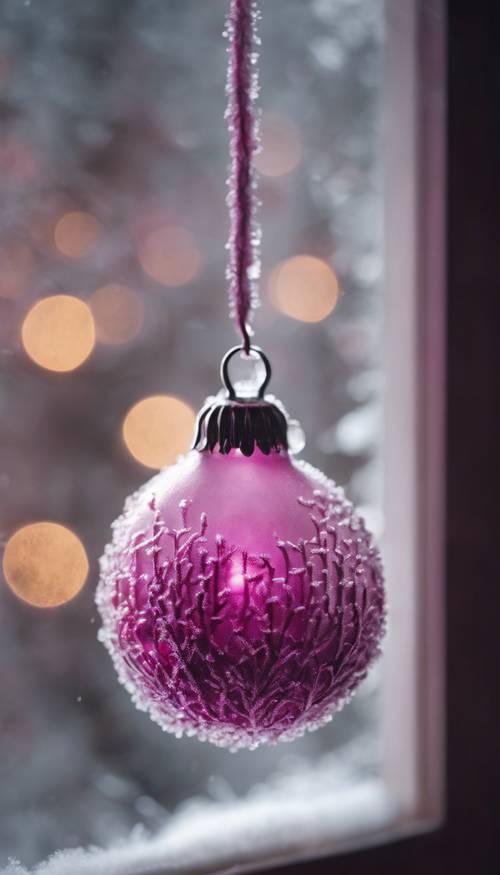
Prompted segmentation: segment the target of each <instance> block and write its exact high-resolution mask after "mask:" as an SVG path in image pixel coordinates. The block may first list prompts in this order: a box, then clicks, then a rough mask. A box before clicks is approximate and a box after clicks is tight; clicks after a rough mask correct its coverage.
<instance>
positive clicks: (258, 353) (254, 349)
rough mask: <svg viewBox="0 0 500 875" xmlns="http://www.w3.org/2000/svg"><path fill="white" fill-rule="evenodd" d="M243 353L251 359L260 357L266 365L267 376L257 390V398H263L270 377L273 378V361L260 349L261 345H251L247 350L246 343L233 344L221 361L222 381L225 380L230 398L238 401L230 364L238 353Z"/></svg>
mask: <svg viewBox="0 0 500 875" xmlns="http://www.w3.org/2000/svg"><path fill="white" fill-rule="evenodd" d="M242 353H244V354H245V356H246V357H247V358H249V359H250V358H254V359H255V358H258V359H260V361H261V362H262V364H263V365H264V368H265V376H264V379H263V380H262V382H261V384H260V386H259V389H258V392H257V395H256V398H257V399H259V400H262V399H263V398H264V392H265V391H266V389H267V387H268V385H269V381H270V379H271V374H272V371H271V363H270V361H269V359H268V357H267V356H266V355H265V353H264V352H262V350H261V349H260V347H258V346H250V347H249V348H248V351H247V349H246V345H245V344H242V345H241V346H233V348H232V349H230V350H229V351H228V352H227V353H226V355H225V356H224V358H223V359H222V363H221V366H220V374H221V379H222V382H223V384H224V386H225V387H226V389H227V391H228V395H229V399H230V401H236V400H237V393H236V389H235V388H234V385H233V383H232V380H231V377H230V376H229V364H230V362H231V360H232V359H233V358H234V357H235V356H236V355H241V354H242Z"/></svg>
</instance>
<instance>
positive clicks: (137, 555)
mask: <svg viewBox="0 0 500 875" xmlns="http://www.w3.org/2000/svg"><path fill="white" fill-rule="evenodd" d="M257 17H258V13H257V9H256V5H255V3H254V2H253V0H231V8H230V14H229V21H228V31H227V33H228V35H229V37H230V47H229V52H230V63H229V75H228V93H229V106H228V119H229V127H230V132H231V156H232V165H231V176H230V189H229V196H228V204H229V207H230V215H231V233H230V238H229V269H228V279H229V289H230V302H231V314H232V316H233V317H234V320H235V322H236V326H237V328H238V331H239V332H240V334H241V339H242V345H241V347H240V346H238V347H235V348H234V349H233V350H230V352H229V353H228V354H227V355H226V357H225V359H224V361H223V365H222V381H223V384H224V388H223V389H222V391H221V393H219V395H218V396H217V397H216V398H210V399H208V400H207V403H206V406H205V407H204V408H203V409H202V411H201V413H200V415H199V418H198V430H197V434H196V438H195V442H194V448H193V450H192V451H191V452H190V453H189V454H188V455H187V456H186V457H185V458H183V459H180V460H179V461H178V462H177V464H176V465H173V466H172V467H170V468H167V469H165V470H164V471H162V472H161V473H160V474H158V475H157V476H156V477H153V479H152V480H150V481H149V483H146V485H145V486H143V487H142V489H140V490H139V492H137V493H136V494H135V495H133V496H131V497H130V498H129V499H128V501H127V503H126V505H125V510H124V513H123V515H122V516H121V517H120V518H119V519H118V520H117V521H116V522H115V524H114V532H113V540H112V543H111V544H109V545H108V547H107V548H106V551H105V554H104V556H103V558H102V560H101V579H100V583H99V586H98V591H97V604H98V607H99V610H100V613H101V616H102V620H103V628H102V630H101V632H100V637H101V640H102V641H103V642H104V643H105V645H106V646H107V648H108V650H109V651H110V653H111V656H112V658H113V661H114V663H115V666H116V669H117V671H118V676H119V678H120V680H121V681H122V683H123V684H125V686H126V687H127V689H128V690H129V691H130V693H131V695H132V697H133V699H134V701H135V703H136V705H137V706H138V707H139V708H141V709H142V710H144V711H148V712H149V713H150V715H151V717H152V718H153V720H155V721H156V722H157V723H159V725H160V726H161V727H162V728H163V729H166V730H167V731H169V732H174V733H175V734H176V735H177V736H181V735H182V734H183V733H186V734H188V735H197V736H198V738H200V739H202V740H209V741H212V742H213V743H215V744H217V745H220V746H228V747H230V748H232V749H233V750H236V749H237V748H241V747H250V748H255V747H257V746H258V745H259V744H262V743H264V742H272V743H274V742H277V741H280V740H283V741H290V740H292V739H294V738H297V737H298V736H300V735H302V734H303V733H304V732H305V730H306V729H315V728H317V727H319V726H322V725H323V724H324V723H326V722H327V721H328V720H329V719H330V718H331V716H332V714H333V712H334V711H336V710H338V709H339V708H341V707H342V705H343V704H344V703H345V702H346V701H347V700H348V699H349V698H350V696H351V695H352V693H353V692H354V690H355V689H356V687H357V686H358V684H359V683H360V681H361V680H362V679H363V678H364V677H365V675H366V672H367V669H368V667H369V665H370V663H371V662H372V661H373V659H374V658H375V657H376V656H377V654H378V652H379V646H380V639H381V636H382V633H383V629H384V590H383V576H382V569H381V563H380V557H379V555H378V553H377V550H376V548H375V547H374V546H373V544H372V540H371V536H370V534H369V533H368V532H367V530H366V528H365V525H364V522H363V520H362V519H361V518H360V517H359V516H358V514H357V513H356V512H355V510H354V509H353V507H352V505H351V504H349V502H348V501H346V499H345V497H344V494H343V492H342V490H341V489H339V488H338V487H337V486H336V485H335V483H333V482H332V481H330V480H328V479H327V478H326V477H325V476H324V475H323V474H321V473H320V472H319V471H317V470H316V469H315V468H312V467H311V466H310V465H307V464H305V463H304V462H296V461H294V460H293V459H292V458H291V456H290V455H289V450H290V451H298V450H300V449H302V446H303V441H302V442H301V434H300V429H299V427H298V424H297V423H294V422H291V421H290V420H289V419H288V416H287V414H286V411H285V410H284V408H283V406H282V405H281V404H280V403H279V402H278V401H276V399H274V398H273V397H272V396H266V395H265V394H264V393H265V390H266V388H267V385H268V382H269V379H270V376H271V369H270V365H269V362H268V360H267V358H266V356H265V355H264V354H263V353H262V351H261V350H260V349H258V348H257V347H255V346H252V345H251V341H250V336H251V329H250V326H249V321H250V319H251V316H252V311H253V309H254V308H255V306H256V304H257V290H256V287H255V284H256V280H257V279H258V275H259V256H258V248H259V241H260V234H259V230H258V228H257V226H256V224H255V221H254V211H255V206H256V201H255V192H254V172H253V167H252V156H253V154H254V152H255V150H256V145H257V139H256V127H255V123H254V117H253V114H252V102H253V100H254V99H255V97H256V95H257V93H258V86H257V71H256V64H255V62H256V54H255V47H256V45H257V44H258V41H257V38H256V35H255V30H254V29H255V24H256V20H257ZM304 293H305V294H306V293H307V291H306V290H304ZM237 354H244V355H246V357H247V363H248V358H250V359H253V360H254V361H255V360H257V361H260V363H261V365H262V366H263V369H264V370H263V377H262V378H259V379H254V380H253V381H250V383H249V384H248V382H247V384H246V385H245V384H237V385H236V389H235V388H234V386H233V382H232V381H231V378H230V374H229V366H230V362H231V360H232V359H233V358H234V357H235V356H236V355H237Z"/></svg>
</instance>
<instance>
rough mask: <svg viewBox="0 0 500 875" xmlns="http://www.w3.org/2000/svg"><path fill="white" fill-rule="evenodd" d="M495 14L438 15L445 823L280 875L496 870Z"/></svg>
mask: <svg viewBox="0 0 500 875" xmlns="http://www.w3.org/2000/svg"><path fill="white" fill-rule="evenodd" d="M499 43H500V4H498V3H497V2H494V0H492V2H479V3H466V2H462V0H459V2H457V0H454V2H451V0H450V2H449V3H448V9H447V76H448V82H447V94H448V134H447V168H448V170H447V174H448V180H447V182H448V196H447V224H448V227H447V274H448V277H447V286H448V294H447V310H448V315H447V371H448V385H447V396H448V403H447V437H446V459H447V469H446V477H447V491H446V499H447V525H446V559H447V638H448V642H447V661H448V665H447V678H448V679H447V702H446V708H447V794H446V795H447V815H446V821H445V824H444V826H443V827H442V828H440V829H438V830H436V831H435V832H433V833H429V834H426V835H423V836H420V837H417V838H412V839H408V840H404V841H400V842H396V843H394V844H390V845H387V846H383V847H380V848H375V849H369V850H366V851H360V852H358V853H353V854H348V855H345V856H339V857H335V858H334V859H327V860H323V861H319V862H316V863H302V864H299V865H297V866H290V867H287V868H286V869H283V870H281V871H282V872H283V875H286V873H289V875H302V873H307V875H326V873H330V872H332V871H335V873H336V875H351V873H360V872H362V871H369V870H371V871H372V872H377V873H378V872H384V873H385V875H390V873H392V872H398V873H402V875H403V873H404V875H414V873H415V875H422V872H425V873H427V875H438V873H439V875H441V873H448V872H454V873H461V872H470V871H474V872H477V873H481V875H483V873H490V872H493V871H496V869H497V865H498V862H497V863H495V860H497V858H498V838H499V831H498V826H499V822H498V815H499V799H500V761H499V717H500V715H499V708H498V696H497V692H498V649H499V615H500V598H499V592H500V587H499V583H500V580H499V558H498V557H499V553H498V549H497V545H496V542H497V537H498V535H497V526H498V519H499V514H498V489H497V483H498V475H497V472H498V459H497V455H498V448H499V445H500V433H499V417H498V409H499V397H498V373H499V372H500V355H499V349H500V337H499V315H500V314H499V309H500V308H499V298H500V284H499V276H500V173H499V167H498V165H499V155H500V55H499V52H498V46H499Z"/></svg>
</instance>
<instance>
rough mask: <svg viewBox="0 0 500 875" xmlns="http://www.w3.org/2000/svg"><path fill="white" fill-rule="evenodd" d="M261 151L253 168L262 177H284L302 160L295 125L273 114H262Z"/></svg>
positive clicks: (300, 145)
mask: <svg viewBox="0 0 500 875" xmlns="http://www.w3.org/2000/svg"><path fill="white" fill-rule="evenodd" d="M260 140H261V144H262V150H261V151H260V152H259V153H258V154H257V155H256V156H255V166H256V167H257V170H258V171H259V172H260V173H261V174H262V175H263V176H271V177H277V176H285V175H286V174H287V173H291V172H292V170H295V168H296V167H297V165H298V164H299V162H300V160H301V158H302V143H301V141H300V137H299V133H298V131H297V128H296V127H295V125H293V124H292V122H291V121H289V119H286V118H284V117H283V116H280V115H277V114H275V113H264V115H263V117H262V123H261V128H260Z"/></svg>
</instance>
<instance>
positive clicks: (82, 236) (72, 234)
mask: <svg viewBox="0 0 500 875" xmlns="http://www.w3.org/2000/svg"><path fill="white" fill-rule="evenodd" d="M100 234H101V223H100V222H99V221H98V220H97V219H96V218H95V216H92V215H91V214H90V213H83V212H71V213H65V214H64V216H61V218H60V219H59V221H58V222H57V224H56V226H55V229H54V243H55V244H56V246H57V248H58V250H59V252H62V254H63V255H66V256H67V257H68V258H84V256H85V255H89V254H90V253H91V252H92V250H93V249H94V248H95V246H96V244H97V242H98V240H99V237H100Z"/></svg>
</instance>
